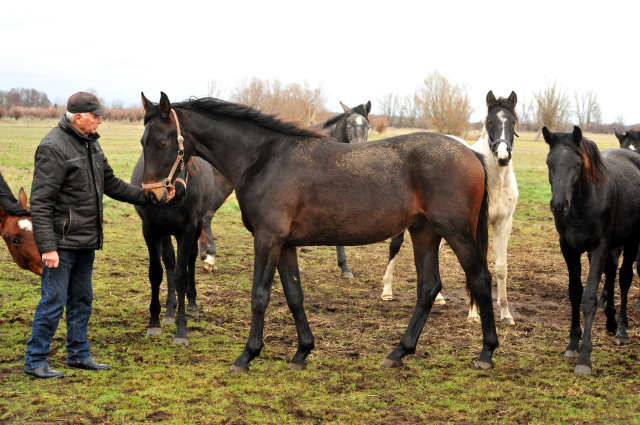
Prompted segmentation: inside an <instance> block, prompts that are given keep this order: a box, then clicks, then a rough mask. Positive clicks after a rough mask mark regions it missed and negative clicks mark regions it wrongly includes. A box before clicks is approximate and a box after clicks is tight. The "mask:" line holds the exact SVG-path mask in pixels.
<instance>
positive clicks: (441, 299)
mask: <svg viewBox="0 0 640 425" xmlns="http://www.w3.org/2000/svg"><path fill="white" fill-rule="evenodd" d="M446 303H447V302H446V301H445V299H444V298H436V300H435V301H434V302H433V305H445V304H446Z"/></svg>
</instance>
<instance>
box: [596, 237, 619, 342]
mask: <svg viewBox="0 0 640 425" xmlns="http://www.w3.org/2000/svg"><path fill="white" fill-rule="evenodd" d="M620 254H622V247H618V248H615V249H612V250H611V252H609V257H610V259H607V263H606V264H605V265H604V278H605V279H604V284H603V285H602V291H601V292H600V297H599V298H598V311H597V312H598V313H600V312H601V311H604V307H605V305H606V304H607V290H608V288H609V285H614V283H615V280H616V272H617V271H618V261H619V260H620ZM609 260H611V261H612V264H609ZM609 281H610V282H609ZM611 287H612V288H613V286H611ZM613 331H615V329H614V330H613Z"/></svg>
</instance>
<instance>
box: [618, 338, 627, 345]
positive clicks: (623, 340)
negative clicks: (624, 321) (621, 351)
mask: <svg viewBox="0 0 640 425" xmlns="http://www.w3.org/2000/svg"><path fill="white" fill-rule="evenodd" d="M616 344H618V345H627V344H629V337H626V336H619V337H616Z"/></svg>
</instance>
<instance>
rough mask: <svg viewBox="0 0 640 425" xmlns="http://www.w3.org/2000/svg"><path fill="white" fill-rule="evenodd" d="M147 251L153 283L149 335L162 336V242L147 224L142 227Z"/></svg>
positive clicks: (150, 277) (150, 279)
mask: <svg viewBox="0 0 640 425" xmlns="http://www.w3.org/2000/svg"><path fill="white" fill-rule="evenodd" d="M142 234H143V235H144V239H145V242H146V243H147V249H148V251H149V282H150V283H151V304H149V315H150V316H149V325H148V326H147V335H160V334H161V333H162V327H161V325H160V310H161V306H160V284H161V283H162V263H161V262H160V256H161V250H162V248H161V245H160V243H161V240H160V238H158V237H156V236H155V235H154V234H153V231H152V230H151V229H149V227H148V226H147V225H145V224H143V225H142Z"/></svg>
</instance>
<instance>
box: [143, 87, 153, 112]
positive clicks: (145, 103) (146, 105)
mask: <svg viewBox="0 0 640 425" xmlns="http://www.w3.org/2000/svg"><path fill="white" fill-rule="evenodd" d="M140 96H142V107H143V108H144V111H145V112H147V111H148V110H149V108H150V107H151V105H153V102H151V101H150V100H149V99H147V98H146V97H144V93H143V92H140Z"/></svg>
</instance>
